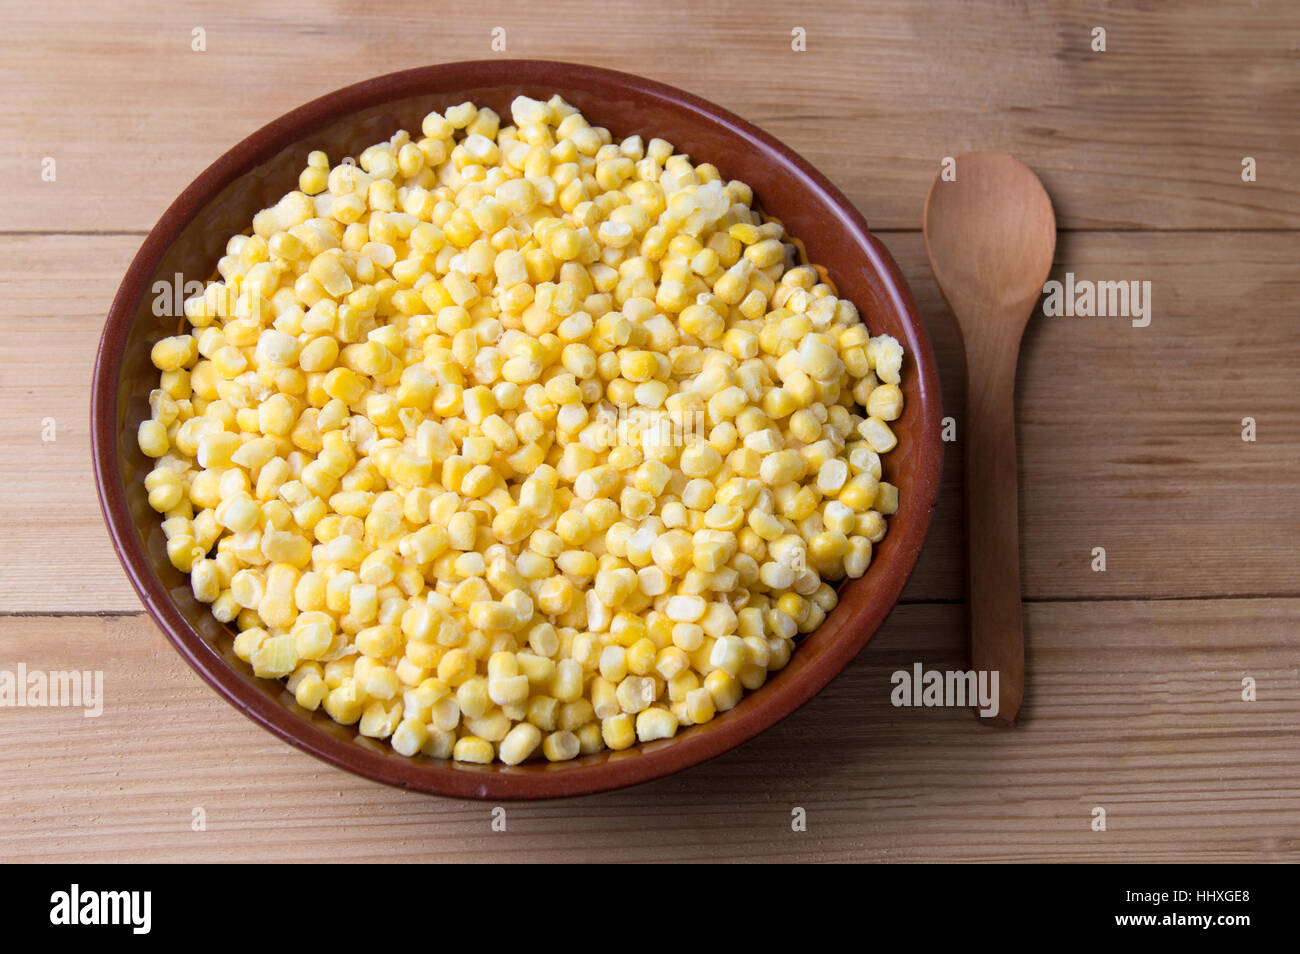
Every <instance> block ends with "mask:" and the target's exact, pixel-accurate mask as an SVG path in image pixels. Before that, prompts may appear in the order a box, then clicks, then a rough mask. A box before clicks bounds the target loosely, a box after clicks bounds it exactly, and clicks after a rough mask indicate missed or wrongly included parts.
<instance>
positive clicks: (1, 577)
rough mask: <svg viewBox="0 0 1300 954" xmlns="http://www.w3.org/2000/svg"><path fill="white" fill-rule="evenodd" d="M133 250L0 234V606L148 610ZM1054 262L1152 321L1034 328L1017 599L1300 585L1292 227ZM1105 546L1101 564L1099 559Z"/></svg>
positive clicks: (939, 515)
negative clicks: (1249, 431)
mask: <svg viewBox="0 0 1300 954" xmlns="http://www.w3.org/2000/svg"><path fill="white" fill-rule="evenodd" d="M885 239H886V241H887V243H888V244H889V246H890V248H891V250H892V251H893V253H894V255H895V256H896V257H897V258H898V260H899V262H900V264H901V266H902V268H903V271H904V273H905V274H906V276H907V279H908V281H909V283H910V284H911V286H912V288H913V290H914V292H915V295H916V297H917V300H918V302H919V305H920V308H921V311H922V313H923V315H924V318H925V321H926V324H927V326H928V327H929V329H930V333H931V337H932V339H933V341H934V345H935V349H936V353H937V360H938V362H939V369H940V376H941V380H942V382H943V389H944V396H945V408H946V409H947V413H948V414H950V415H952V416H953V417H954V419H955V420H956V421H958V422H960V419H961V410H962V403H963V398H962V393H963V385H962V381H963V371H962V357H961V347H960V342H959V340H958V338H957V333H956V330H955V326H954V323H953V320H952V317H951V315H950V313H949V312H948V309H947V306H946V304H945V303H944V302H943V299H942V296H941V295H940V294H939V292H938V289H937V287H936V286H935V284H934V280H933V277H932V276H931V274H930V270H929V266H928V265H927V264H926V262H925V255H924V250H923V247H922V242H921V238H920V236H919V235H916V234H914V233H905V234H904V233H896V234H890V235H886V236H885ZM137 244H138V239H136V238H134V237H129V236H44V237H30V236H29V237H14V236H8V237H5V236H0V283H2V284H3V286H4V287H5V289H6V293H5V296H6V299H7V306H6V311H5V314H4V317H3V319H0V320H3V322H4V330H5V334H3V335H0V368H3V371H0V450H3V453H0V486H5V487H7V488H8V490H7V491H6V493H5V494H4V495H3V496H0V525H3V526H5V527H6V533H5V535H4V542H3V544H0V611H3V612H37V613H41V612H55V611H80V612H102V611H134V610H137V609H138V608H139V603H138V601H137V600H136V597H135V595H134V593H133V592H132V591H131V589H130V587H129V585H128V584H127V582H126V579H125V577H124V575H123V574H122V572H121V570H120V568H119V566H118V563H117V560H116V557H115V556H114V555H113V553H112V551H111V549H110V547H109V543H108V537H107V533H106V531H105V530H104V528H103V521H102V518H101V516H100V513H99V506H98V503H97V502H96V498H95V494H94V485H93V482H92V480H93V478H92V474H91V471H90V463H89V461H90V458H89V436H88V432H87V410H86V408H87V405H88V401H89V382H90V368H91V362H92V360H93V356H94V352H95V348H96V345H97V341H98V336H99V331H100V328H101V325H102V321H103V317H102V316H103V314H104V312H105V311H106V309H107V307H108V304H109V302H110V301H111V298H112V295H113V293H114V291H115V289H116V285H117V282H118V281H119V279H120V276H121V275H122V273H123V272H124V271H125V268H126V265H127V262H128V261H129V259H130V257H131V256H132V255H133V254H134V252H135V249H136V246H137ZM1210 260H1213V261H1215V262H1216V263H1217V267H1216V268H1215V269H1207V268H1206V267H1205V264H1204V263H1205V262H1206V261H1210ZM1137 262H1141V263H1142V264H1140V265H1138V264H1134V263H1137ZM1067 268H1068V269H1069V270H1071V271H1073V272H1074V273H1075V274H1076V277H1077V278H1078V279H1080V280H1102V279H1115V280H1118V279H1128V278H1137V279H1142V280H1149V281H1151V282H1152V301H1153V305H1154V315H1153V318H1152V320H1151V324H1150V325H1149V326H1148V327H1145V328H1135V327H1133V326H1132V325H1131V323H1130V322H1127V321H1124V320H1122V319H1102V318H1050V319H1049V318H1043V317H1041V316H1040V317H1038V318H1035V319H1033V320H1032V321H1031V323H1030V327H1029V330H1028V332H1027V335H1026V341H1025V345H1024V350H1023V353H1022V358H1021V367H1020V376H1019V385H1018V386H1019V393H1018V404H1019V420H1018V424H1017V427H1018V429H1019V437H1020V447H1021V452H1020V467H1021V549H1022V566H1023V574H1024V575H1023V587H1024V594H1025V597H1026V598H1027V599H1078V598H1095V597H1128V598H1138V597H1186V596H1234V595H1236V596H1239V595H1249V594H1273V595H1284V594H1290V595H1295V594H1297V582H1296V581H1297V579H1298V578H1300V573H1298V572H1297V571H1300V549H1298V548H1297V547H1296V546H1295V543H1294V541H1295V535H1296V532H1297V530H1300V470H1298V469H1297V467H1296V463H1297V460H1300V454H1297V448H1298V447H1300V389H1298V388H1296V386H1295V368H1296V367H1300V326H1298V325H1297V324H1296V322H1295V320H1294V315H1293V313H1292V310H1291V305H1290V302H1294V301H1295V300H1296V298H1297V295H1298V294H1300V236H1297V235H1295V234H1288V233H1186V234H1181V233H1161V234H1138V233H1072V234H1070V235H1067V236H1065V237H1064V240H1063V241H1062V243H1061V250H1060V252H1059V255H1058V265H1057V267H1056V269H1055V270H1054V273H1053V277H1055V278H1063V277H1064V272H1065V270H1066V269H1067ZM51 288H55V289H59V294H58V296H57V297H55V296H52V295H51V292H50V289H51ZM1243 302H1250V305H1249V306H1248V308H1249V310H1248V312H1247V310H1246V309H1247V306H1244V305H1243ZM32 369H40V370H39V371H34V370H32ZM46 417H53V418H54V419H55V421H56V423H57V428H58V429H57V436H58V440H57V441H56V442H54V443H43V442H42V441H41V421H42V420H43V419H44V418H46ZM1244 417H1254V418H1255V420H1256V423H1257V427H1258V440H1257V441H1256V442H1254V443H1245V442H1243V441H1242V440H1241V420H1242V418H1244ZM960 436H961V434H960V424H959V423H958V440H957V441H956V442H955V443H952V444H948V445H946V447H945V452H946V456H945V461H944V483H943V488H942V493H941V500H940V506H939V509H938V511H937V512H936V514H935V520H934V524H933V526H932V529H931V533H930V539H929V541H928V543H927V546H926V549H925V551H924V552H923V554H922V557H921V562H920V564H919V566H918V568H917V571H916V573H915V575H914V577H913V579H912V582H911V583H910V584H909V587H908V590H907V592H906V596H905V598H906V599H908V600H911V601H930V600H959V599H961V598H962V577H961V559H962V557H961V548H960V546H959V544H960V539H961V537H960V533H961V503H960V494H959V490H960V486H961V484H960V474H961V463H962V447H961V440H960ZM1098 546H1100V547H1105V548H1106V558H1107V569H1106V572H1104V573H1103V572H1094V571H1093V570H1092V569H1091V568H1090V567H1091V563H1092V560H1093V557H1092V550H1093V548H1094V547H1098Z"/></svg>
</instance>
